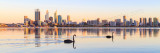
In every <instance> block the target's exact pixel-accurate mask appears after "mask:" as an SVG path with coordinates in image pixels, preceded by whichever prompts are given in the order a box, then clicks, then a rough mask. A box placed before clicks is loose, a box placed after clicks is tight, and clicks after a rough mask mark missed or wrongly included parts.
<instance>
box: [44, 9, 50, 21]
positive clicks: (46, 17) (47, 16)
mask: <svg viewBox="0 0 160 53" xmlns="http://www.w3.org/2000/svg"><path fill="white" fill-rule="evenodd" d="M45 21H46V22H48V21H49V12H48V10H47V11H46V15H45Z"/></svg>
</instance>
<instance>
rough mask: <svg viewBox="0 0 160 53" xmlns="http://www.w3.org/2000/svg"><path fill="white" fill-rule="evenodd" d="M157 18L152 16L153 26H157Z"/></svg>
mask: <svg viewBox="0 0 160 53" xmlns="http://www.w3.org/2000/svg"><path fill="white" fill-rule="evenodd" d="M158 23H159V22H158V18H156V17H155V18H153V26H155V27H157V26H158Z"/></svg>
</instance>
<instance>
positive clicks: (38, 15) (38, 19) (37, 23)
mask: <svg viewBox="0 0 160 53" xmlns="http://www.w3.org/2000/svg"><path fill="white" fill-rule="evenodd" d="M40 25H41V21H40V11H39V9H36V11H35V26H40Z"/></svg>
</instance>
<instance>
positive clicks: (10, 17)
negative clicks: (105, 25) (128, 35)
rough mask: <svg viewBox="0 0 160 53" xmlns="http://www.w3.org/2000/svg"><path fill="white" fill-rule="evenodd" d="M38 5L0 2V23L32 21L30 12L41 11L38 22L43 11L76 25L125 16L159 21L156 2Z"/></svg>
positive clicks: (70, 1) (104, 0)
mask: <svg viewBox="0 0 160 53" xmlns="http://www.w3.org/2000/svg"><path fill="white" fill-rule="evenodd" d="M8 1H10V2H8ZM42 1H43V0H38V1H37V0H34V1H32V0H17V1H11V0H5V1H0V4H1V5H0V6H1V9H0V11H1V12H0V23H23V22H24V21H23V18H24V16H28V18H30V19H32V20H34V9H37V8H38V9H40V11H41V16H40V17H41V21H43V20H45V14H46V10H48V11H49V16H52V17H53V18H54V13H55V11H56V10H57V13H58V15H61V16H62V19H67V15H70V20H72V21H77V22H81V21H82V20H83V19H85V20H94V19H97V18H100V19H102V20H103V19H107V20H108V19H109V20H111V21H113V20H114V19H123V17H122V16H124V15H126V19H127V20H129V19H130V18H132V19H133V20H137V21H139V18H145V17H146V18H147V19H148V18H150V17H151V18H154V17H157V18H159V17H160V16H159V14H160V13H159V12H160V10H159V9H160V7H158V3H157V2H158V1H157V0H140V1H139V0H134V1H131V0H121V1H119V2H118V0H114V1H111V0H101V1H99V0H85V2H84V1H80V0H76V1H74V0H68V1H65V0H61V1H65V2H61V1H55V0H53V1H54V2H55V3H54V4H51V2H53V1H43V2H42ZM110 2H112V3H113V4H112V3H110ZM27 3H29V4H27ZM41 3H45V4H44V5H43V4H41ZM95 3H96V4H95ZM106 3H107V4H106ZM130 3H131V4H130ZM142 3H143V4H142ZM21 4H23V5H21ZM73 4H74V5H73ZM80 4H82V5H80ZM12 5H14V7H12ZM77 18H79V19H77ZM4 20H5V21H4Z"/></svg>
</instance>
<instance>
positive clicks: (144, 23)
mask: <svg viewBox="0 0 160 53" xmlns="http://www.w3.org/2000/svg"><path fill="white" fill-rule="evenodd" d="M143 26H147V19H146V18H143Z"/></svg>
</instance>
